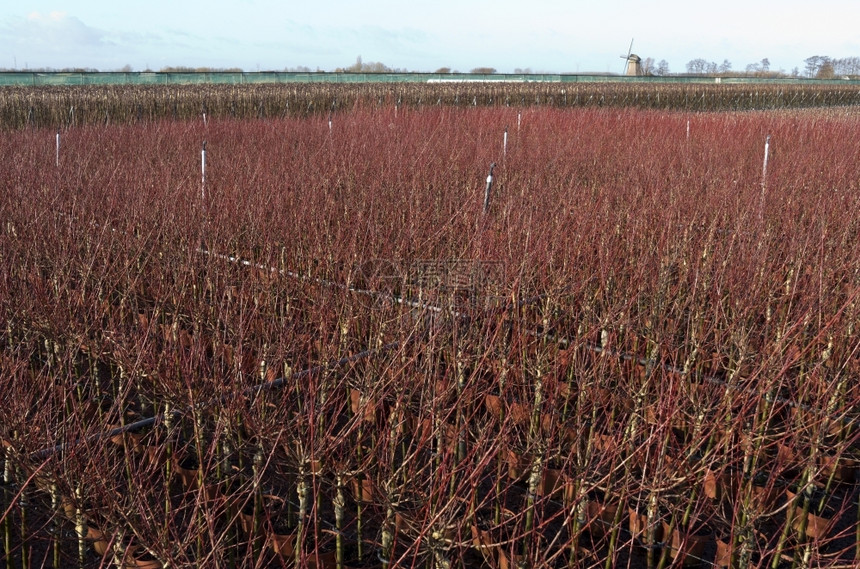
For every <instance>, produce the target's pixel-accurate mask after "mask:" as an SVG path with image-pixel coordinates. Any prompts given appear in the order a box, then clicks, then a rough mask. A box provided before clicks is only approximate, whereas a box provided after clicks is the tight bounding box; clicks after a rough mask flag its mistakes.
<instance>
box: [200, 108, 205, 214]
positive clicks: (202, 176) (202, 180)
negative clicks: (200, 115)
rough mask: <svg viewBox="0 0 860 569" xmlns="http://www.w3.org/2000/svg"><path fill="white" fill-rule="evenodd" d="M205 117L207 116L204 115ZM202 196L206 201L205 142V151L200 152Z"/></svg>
mask: <svg viewBox="0 0 860 569" xmlns="http://www.w3.org/2000/svg"><path fill="white" fill-rule="evenodd" d="M204 116H205V115H204ZM200 174H201V179H200V196H201V197H202V198H203V199H204V200H205V199H206V141H205V140H204V141H203V150H202V151H201V152H200Z"/></svg>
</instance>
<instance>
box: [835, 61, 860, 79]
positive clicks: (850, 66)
mask: <svg viewBox="0 0 860 569" xmlns="http://www.w3.org/2000/svg"><path fill="white" fill-rule="evenodd" d="M833 73H834V74H835V75H838V76H843V77H844V76H851V75H860V57H843V58H840V59H834V60H833Z"/></svg>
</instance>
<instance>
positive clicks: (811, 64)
mask: <svg viewBox="0 0 860 569" xmlns="http://www.w3.org/2000/svg"><path fill="white" fill-rule="evenodd" d="M803 63H805V64H806V69H805V71H806V76H807V77H818V74H819V72H820V71H821V68H822V67H823V66H824V65H825V64H827V63H830V58H829V57H827V56H826V55H813V56H812V57H807V58H806V59H804V60H803Z"/></svg>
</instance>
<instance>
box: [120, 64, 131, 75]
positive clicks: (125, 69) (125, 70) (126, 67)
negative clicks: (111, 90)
mask: <svg viewBox="0 0 860 569" xmlns="http://www.w3.org/2000/svg"><path fill="white" fill-rule="evenodd" d="M119 70H120V71H121V72H122V73H131V71H132V68H131V65H129V64H128V63H126V64H125V65H123V66H122V67H120V68H119Z"/></svg>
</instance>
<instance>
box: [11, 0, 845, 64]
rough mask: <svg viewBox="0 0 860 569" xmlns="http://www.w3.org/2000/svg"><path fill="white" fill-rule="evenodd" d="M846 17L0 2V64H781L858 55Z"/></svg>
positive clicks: (756, 5)
mask: <svg viewBox="0 0 860 569" xmlns="http://www.w3.org/2000/svg"><path fill="white" fill-rule="evenodd" d="M706 5H707V6H708V7H704V6H706ZM700 6H701V7H700ZM858 21H860V1H858V0H818V1H816V2H811V1H810V0H802V1H801V0H781V1H777V0H723V1H721V2H708V3H704V2H697V1H696V0H657V1H652V2H642V1H641V0H640V1H634V0H615V1H613V0H588V1H579V0H573V1H571V0H568V1H561V0H519V1H513V0H434V1H432V2H429V1H425V0H411V1H409V0H407V1H403V0H397V1H393V0H365V1H364V2H358V1H346V0H328V1H313V0H310V1H308V0H304V1H300V2H299V1H276V0H233V1H225V0H206V1H203V0H146V1H145V2H143V1H137V0H109V1H107V0H78V1H73V0H53V1H52V0H48V1H42V0H23V1H18V2H14V1H11V0H6V1H4V2H3V3H2V5H0V67H4V68H11V67H13V66H17V67H18V68H24V67H25V66H26V67H28V68H39V67H52V68H63V67H94V68H98V69H100V70H104V71H107V70H114V69H119V68H121V67H123V66H124V65H130V66H131V67H132V68H133V69H135V70H143V69H145V68H147V67H149V68H151V69H154V70H158V69H160V68H162V67H164V66H191V67H204V66H208V67H241V68H243V69H245V70H247V71H255V70H258V69H260V70H269V69H275V70H283V69H285V68H293V67H297V66H307V67H310V68H311V69H317V68H319V69H322V70H325V71H330V70H334V69H335V68H337V67H347V66H349V65H351V64H353V63H354V62H355V60H356V57H357V56H359V55H360V56H361V57H362V59H363V61H364V62H366V63H367V62H376V61H378V62H382V63H384V64H385V65H387V66H389V67H392V68H403V69H408V70H411V71H434V70H436V69H438V68H440V67H450V68H452V69H455V70H459V71H464V72H465V71H469V70H470V69H472V68H474V67H479V66H483V67H494V68H496V69H498V70H499V71H500V72H512V71H514V69H516V68H530V69H532V70H533V71H536V72H537V71H546V72H559V73H564V72H588V71H596V72H615V73H618V72H621V71H622V70H623V68H624V62H623V60H622V59H621V58H620V57H619V56H620V55H622V54H625V53H626V51H627V48H628V45H629V44H630V40H631V39H634V43H633V52H634V53H637V54H639V55H640V56H642V57H652V58H654V59H655V60H656V61H659V60H661V59H665V60H666V61H668V63H669V68H670V70H671V71H672V72H683V71H684V69H685V65H686V63H687V62H688V61H690V60H691V59H695V58H703V59H706V60H708V61H715V62H717V63H722V61H723V60H724V59H728V60H729V61H730V62H731V63H732V67H733V69H735V70H743V69H744V68H745V67H746V66H747V64H750V63H755V62H759V61H761V60H762V58H765V57H766V58H768V59H769V60H770V63H771V69H773V70H779V69H783V70H785V71H786V72H790V71H791V70H792V69H793V68H795V67H798V68H800V70H801V71H802V70H803V68H804V63H803V60H804V59H806V58H807V57H810V56H813V55H827V56H830V57H847V56H860V31H858V29H857V22H858Z"/></svg>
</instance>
